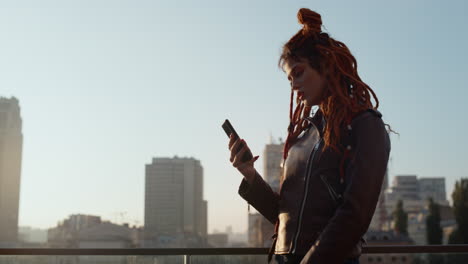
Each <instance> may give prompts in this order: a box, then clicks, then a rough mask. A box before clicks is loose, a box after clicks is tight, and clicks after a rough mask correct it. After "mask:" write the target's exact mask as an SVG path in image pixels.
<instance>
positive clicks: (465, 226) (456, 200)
mask: <svg viewBox="0 0 468 264" xmlns="http://www.w3.org/2000/svg"><path fill="white" fill-rule="evenodd" d="M452 200H453V211H454V214H455V220H456V221H457V225H458V229H457V232H458V234H456V235H457V236H459V238H460V239H461V243H462V244H468V179H461V180H460V181H457V182H456V183H455V188H454V190H453V193H452Z"/></svg>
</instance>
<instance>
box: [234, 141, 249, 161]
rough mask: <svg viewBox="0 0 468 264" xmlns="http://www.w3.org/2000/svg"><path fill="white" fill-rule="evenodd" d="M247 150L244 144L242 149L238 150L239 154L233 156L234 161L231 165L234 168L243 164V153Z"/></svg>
mask: <svg viewBox="0 0 468 264" xmlns="http://www.w3.org/2000/svg"><path fill="white" fill-rule="evenodd" d="M248 149H249V148H247V146H246V145H245V144H244V145H243V146H242V148H241V149H240V150H239V152H237V154H236V155H235V156H234V160H233V162H232V165H233V166H234V167H237V166H239V165H240V164H241V163H244V162H243V161H242V157H243V156H244V154H245V152H246V151H247V150H248Z"/></svg>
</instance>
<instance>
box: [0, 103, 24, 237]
mask: <svg viewBox="0 0 468 264" xmlns="http://www.w3.org/2000/svg"><path fill="white" fill-rule="evenodd" d="M22 149H23V134H22V120H21V115H20V107H19V102H18V99H16V98H15V97H13V98H11V99H8V98H5V97H0V245H1V246H10V245H11V246H13V245H15V244H16V242H17V239H18V210H19V197H20V179H21V157H22Z"/></svg>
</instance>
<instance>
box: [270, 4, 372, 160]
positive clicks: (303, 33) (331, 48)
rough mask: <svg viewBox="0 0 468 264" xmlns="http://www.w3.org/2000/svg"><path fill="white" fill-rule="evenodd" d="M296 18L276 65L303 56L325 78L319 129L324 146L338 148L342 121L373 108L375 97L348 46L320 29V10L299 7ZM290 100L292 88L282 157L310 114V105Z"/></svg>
mask: <svg viewBox="0 0 468 264" xmlns="http://www.w3.org/2000/svg"><path fill="white" fill-rule="evenodd" d="M297 18H298V20H299V23H300V24H302V25H303V28H302V29H301V30H299V31H298V32H297V33H296V34H295V35H294V36H293V37H292V38H291V39H290V40H289V41H288V42H287V43H286V44H285V45H284V46H283V51H282V54H281V56H280V60H279V66H280V67H281V68H283V66H284V64H285V62H287V61H298V60H300V59H307V61H308V62H309V64H310V66H311V67H312V68H313V69H315V70H317V72H318V73H319V74H322V76H323V77H324V79H325V91H324V97H323V98H324V99H323V101H322V102H321V103H320V104H319V108H320V111H321V112H322V114H323V117H324V118H325V120H327V122H326V125H325V127H324V133H323V139H324V142H325V146H324V148H328V147H330V148H332V149H333V150H335V151H337V152H339V148H338V143H339V140H340V128H341V127H342V125H345V124H350V123H351V120H352V118H353V117H354V115H356V114H357V113H359V112H362V111H364V110H366V109H369V108H372V109H377V108H378V106H379V100H378V99H377V96H376V94H375V93H374V91H373V90H372V89H371V88H370V87H369V86H368V85H367V84H365V83H364V82H363V81H362V80H361V78H360V77H359V74H358V72H357V62H356V59H355V58H354V56H353V55H352V54H351V52H350V51H349V49H348V47H346V45H345V44H344V43H342V42H340V41H337V40H335V39H333V38H331V37H330V36H329V35H328V34H327V33H324V32H321V26H322V19H321V16H320V14H318V13H316V12H314V11H312V10H310V9H307V8H301V9H300V10H299V12H298V13H297ZM371 96H372V97H373V98H374V100H375V105H373V103H372V102H371ZM293 101H294V91H293V90H292V89H291V101H290V110H289V119H290V123H289V126H288V136H287V139H286V142H285V144H284V152H283V158H284V159H286V158H287V156H288V151H289V149H290V148H291V146H292V145H294V143H295V142H296V140H297V137H298V136H299V134H300V133H301V132H302V131H303V130H304V129H305V128H306V127H307V126H308V124H309V123H308V121H307V120H306V119H305V118H306V117H308V116H309V115H310V111H311V108H310V107H305V105H304V104H303V102H301V101H300V100H299V99H297V100H296V108H295V110H294V111H293ZM345 152H347V151H346V150H345ZM346 154H347V153H345V155H346Z"/></svg>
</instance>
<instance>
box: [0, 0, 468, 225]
mask: <svg viewBox="0 0 468 264" xmlns="http://www.w3.org/2000/svg"><path fill="white" fill-rule="evenodd" d="M182 2H183V1H182ZM183 3H184V4H181V2H157V3H156V2H150V1H138V2H132V3H128V2H124V1H117V2H115V1H106V0H104V1H100V2H98V3H97V2H95V1H80V2H79V3H78V2H74V3H73V2H67V3H64V2H62V1H53V0H46V1H44V2H41V6H40V7H39V6H38V5H37V4H35V3H33V2H31V3H29V4H26V3H16V2H15V3H3V4H1V7H4V8H1V9H0V22H1V23H0V32H1V33H2V34H0V40H1V42H0V43H2V49H0V56H1V57H2V60H1V61H0V70H1V72H2V73H3V77H2V78H0V87H1V89H0V94H1V95H2V96H5V97H11V96H15V97H17V98H18V99H19V100H20V105H21V110H22V117H23V120H24V126H23V132H24V149H23V170H22V179H21V199H20V208H19V210H20V218H19V224H20V225H21V226H24V225H28V226H33V227H42V228H44V227H51V226H54V225H55V224H56V222H57V221H58V220H59V219H62V218H63V217H65V216H67V215H71V214H76V213H86V214H95V215H100V216H102V217H103V218H106V219H114V218H115V216H114V214H115V213H116V212H126V216H127V217H128V218H130V223H132V222H134V221H139V222H140V224H142V223H143V211H144V208H143V204H144V185H143V183H144V164H145V162H147V160H148V159H150V158H151V157H173V156H174V155H179V156H185V157H196V158H197V159H198V160H200V161H201V163H202V165H203V167H204V168H205V171H204V173H205V186H204V187H205V199H206V200H207V201H208V202H209V204H210V208H209V210H208V225H209V230H208V231H209V232H212V230H213V229H218V230H224V227H225V226H227V225H232V227H233V230H234V231H235V232H238V231H245V230H246V228H247V205H246V204H245V202H244V201H243V200H242V199H241V198H240V197H239V196H238V194H237V189H238V186H239V184H240V181H241V175H240V174H239V173H238V172H237V171H236V170H235V169H234V168H232V166H231V164H230V163H229V157H228V156H229V152H228V150H227V144H228V141H227V137H226V135H225V134H224V131H222V129H221V124H222V122H223V121H224V119H226V118H229V119H230V120H231V123H232V124H233V126H234V127H235V128H236V130H237V132H238V133H239V134H240V135H241V136H242V137H243V138H245V140H246V142H247V143H248V144H249V146H250V147H251V148H252V151H253V152H254V153H256V154H257V155H258V154H259V155H260V159H259V160H258V161H257V163H256V167H257V169H258V170H259V172H261V173H263V168H262V166H261V164H262V159H263V155H262V152H261V151H262V149H263V146H264V145H265V144H266V143H267V142H268V137H269V135H270V134H273V135H274V137H275V138H278V137H282V138H285V134H286V128H287V123H288V110H289V84H288V81H287V79H286V76H285V75H284V73H283V72H282V71H281V70H280V69H278V67H277V60H278V56H279V52H280V49H281V45H282V44H283V43H284V42H286V41H287V40H288V39H289V38H290V37H291V36H292V35H293V34H294V33H295V32H296V31H297V30H299V29H300V26H299V25H298V23H297V19H296V12H297V10H298V9H299V8H300V7H309V8H311V9H313V10H317V11H318V12H319V13H320V14H321V15H322V20H323V23H324V27H323V30H324V31H327V32H330V34H331V36H332V37H335V38H336V39H338V40H340V41H343V42H344V43H345V44H346V45H347V46H348V47H349V48H350V50H351V52H352V53H353V55H354V56H355V57H356V59H357V61H358V71H359V74H360V76H361V77H362V79H363V81H365V82H366V83H367V84H369V86H371V87H372V88H373V89H374V90H375V92H376V94H377V96H378V97H379V99H380V107H379V110H380V111H381V112H382V114H383V120H384V121H385V122H386V123H388V124H390V125H391V127H392V128H393V129H394V130H396V131H397V132H398V133H400V136H397V135H394V134H392V135H391V140H392V152H391V158H392V162H391V163H390V165H389V180H390V181H391V180H392V179H393V177H394V176H395V175H403V174H416V175H418V176H424V177H445V178H446V188H447V189H446V193H447V196H448V197H447V198H449V199H450V195H451V192H452V190H453V186H454V183H455V181H456V180H458V179H460V178H461V177H467V176H468V170H467V169H466V166H464V163H465V161H464V156H465V155H464V153H465V150H466V149H467V148H468V140H466V139H465V138H464V137H463V136H462V133H463V132H464V131H466V130H467V129H468V124H466V122H464V121H463V120H464V115H465V113H466V110H465V109H464V108H463V105H464V99H463V98H467V97H468V92H467V91H466V89H465V87H467V84H468V83H467V81H466V80H465V78H463V73H464V72H466V71H467V67H468V66H467V65H466V63H465V61H466V60H467V59H468V58H467V56H468V55H467V54H466V51H465V48H464V47H465V46H466V44H468V35H467V34H468V33H467V32H466V30H465V29H464V25H466V24H467V22H468V21H467V20H468V18H467V17H466V16H465V14H464V12H463V11H464V10H466V5H467V3H466V2H463V1H451V2H450V3H440V2H436V1H433V2H424V1H412V2H406V1H396V2H395V1H394V2H391V3H378V4H377V3H375V2H372V1H360V2H358V3H347V2H346V3H340V4H337V2H330V1H316V2H314V3H309V2H303V1H292V2H288V3H283V2H271V1H263V2H262V1H259V2H255V3H252V2H248V1H237V2H235V3H223V4H220V3H218V2H215V1H203V2H197V3H193V2H190V1H186V2H183ZM396 16H398V19H395V17H396ZM434 17H437V18H439V19H437V20H434V19H433V18H434ZM44 212H47V213H46V214H45V213H44Z"/></svg>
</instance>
